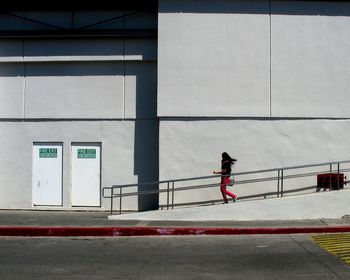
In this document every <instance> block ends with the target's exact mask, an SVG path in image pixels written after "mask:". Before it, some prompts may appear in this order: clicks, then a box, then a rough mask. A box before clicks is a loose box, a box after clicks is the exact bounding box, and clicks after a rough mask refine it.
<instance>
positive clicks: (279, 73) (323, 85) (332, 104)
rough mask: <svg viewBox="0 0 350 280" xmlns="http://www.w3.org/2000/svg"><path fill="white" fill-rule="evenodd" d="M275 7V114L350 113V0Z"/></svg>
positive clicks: (280, 3) (288, 3) (325, 115)
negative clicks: (346, 0)
mask: <svg viewBox="0 0 350 280" xmlns="http://www.w3.org/2000/svg"><path fill="white" fill-rule="evenodd" d="M271 7H272V18H271V68H272V72H271V104H272V105H271V106H272V116H275V117H316V118H318V117H321V118H349V117H350V106H349V102H348V100H349V98H348V96H349V81H350V72H349V71H348V69H349V67H350V56H349V49H350V41H349V36H350V3H349V2H346V3H339V2H337V3H332V2H330V1H327V2H313V1H309V2H305V1H273V2H272V6H271Z"/></svg>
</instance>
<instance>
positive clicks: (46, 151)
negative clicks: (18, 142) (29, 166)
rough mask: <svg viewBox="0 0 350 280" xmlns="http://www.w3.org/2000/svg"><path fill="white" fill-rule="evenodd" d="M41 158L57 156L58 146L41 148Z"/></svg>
mask: <svg viewBox="0 0 350 280" xmlns="http://www.w3.org/2000/svg"><path fill="white" fill-rule="evenodd" d="M39 158H57V149H56V148H40V149H39Z"/></svg>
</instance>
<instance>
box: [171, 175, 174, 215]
mask: <svg viewBox="0 0 350 280" xmlns="http://www.w3.org/2000/svg"><path fill="white" fill-rule="evenodd" d="M174 185H175V182H174V181H173V182H172V190H171V209H174V194H175V192H174Z"/></svg>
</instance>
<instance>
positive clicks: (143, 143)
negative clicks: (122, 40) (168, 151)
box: [125, 63, 159, 211]
mask: <svg viewBox="0 0 350 280" xmlns="http://www.w3.org/2000/svg"><path fill="white" fill-rule="evenodd" d="M156 67H157V66H156V63H142V64H137V63H126V66H125V77H126V79H127V77H129V76H130V77H135V78H136V100H135V105H136V108H135V115H136V120H135V135H134V137H135V138H134V139H135V140H134V173H135V175H137V176H138V183H139V184H140V183H146V182H156V181H158V180H159V175H158V174H159V157H158V150H159V149H158V143H159V141H158V133H159V132H158V131H159V129H158V120H157V68H156ZM126 87H127V83H126ZM125 90H126V96H127V90H128V89H127V88H126V89H125ZM158 189H159V186H158V184H154V185H139V188H138V191H147V190H158ZM158 207H159V195H158V194H148V195H140V196H139V197H138V209H139V211H145V210H154V209H158Z"/></svg>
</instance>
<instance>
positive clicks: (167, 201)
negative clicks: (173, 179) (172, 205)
mask: <svg viewBox="0 0 350 280" xmlns="http://www.w3.org/2000/svg"><path fill="white" fill-rule="evenodd" d="M169 183H170V182H169V181H168V182H167V192H166V209H167V210H169Z"/></svg>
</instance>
